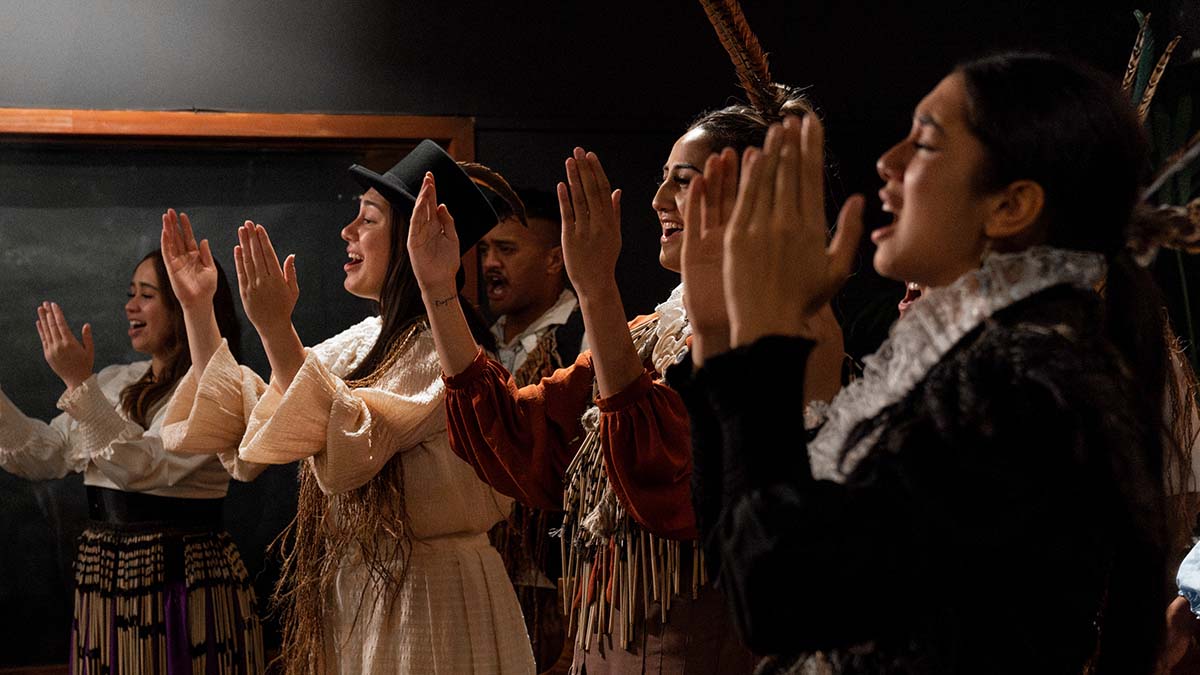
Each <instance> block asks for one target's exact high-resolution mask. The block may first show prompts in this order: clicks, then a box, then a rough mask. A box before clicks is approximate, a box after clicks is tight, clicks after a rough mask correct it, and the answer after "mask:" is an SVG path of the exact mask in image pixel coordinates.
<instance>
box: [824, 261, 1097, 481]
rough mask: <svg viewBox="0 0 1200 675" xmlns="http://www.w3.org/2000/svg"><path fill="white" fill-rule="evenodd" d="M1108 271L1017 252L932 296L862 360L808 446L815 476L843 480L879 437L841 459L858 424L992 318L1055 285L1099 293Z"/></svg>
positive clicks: (988, 263) (866, 440) (900, 395)
mask: <svg viewBox="0 0 1200 675" xmlns="http://www.w3.org/2000/svg"><path fill="white" fill-rule="evenodd" d="M1106 270H1107V267H1106V265H1105V262H1104V257H1103V256H1101V255H1100V254H1097V253H1085V252H1082V251H1071V250H1066V249H1059V248H1051V247H1048V246H1036V247H1033V248H1030V249H1027V250H1025V251H1022V252H1020V253H1011V254H993V255H989V256H988V257H987V258H986V259H985V260H984V262H983V265H982V266H980V268H979V269H977V270H974V271H971V272H969V273H967V274H964V275H963V276H961V277H959V278H958V279H957V280H956V281H955V282H954V283H952V284H950V285H949V286H945V287H943V288H935V289H930V290H929V291H928V292H926V293H925V294H924V295H922V296H921V299H920V301H918V302H917V303H916V304H914V305H913V306H912V309H910V310H909V311H908V313H907V314H906V315H905V316H904V318H903V319H901V320H898V321H896V323H895V324H893V325H892V329H891V331H890V333H889V335H888V339H887V340H885V341H884V342H883V344H882V345H881V346H880V347H879V350H878V351H877V352H875V353H874V354H872V355H871V356H868V357H867V358H865V359H863V375H862V377H861V378H859V379H858V380H856V381H855V382H853V383H851V384H850V385H849V386H847V387H846V388H844V389H843V390H842V391H841V392H840V393H838V395H837V396H835V397H834V399H833V401H832V402H831V403H830V404H829V406H828V408H827V409H826V410H825V411H824V413H825V416H826V420H825V425H824V426H823V427H822V428H821V431H820V432H819V433H818V434H817V437H816V439H815V440H814V441H813V442H812V443H810V444H809V447H808V452H809V457H810V459H811V462H812V470H813V475H814V477H816V478H818V479H826V480H835V481H840V480H842V479H843V478H844V476H845V474H846V473H848V472H849V471H850V469H852V468H853V467H854V466H855V465H856V464H857V463H858V462H859V460H861V459H862V458H863V456H865V455H866V453H867V451H868V450H869V449H870V448H871V446H872V445H873V444H874V442H875V440H876V436H877V433H878V432H876V434H871V435H869V436H868V437H867V438H864V439H862V440H861V441H860V442H859V443H858V444H856V445H855V446H854V447H853V448H852V449H850V451H849V452H848V453H847V454H846V458H845V460H844V461H843V460H842V459H841V455H842V449H843V446H845V444H846V440H847V438H848V437H849V435H850V432H851V431H852V430H853V429H854V427H855V426H857V425H858V423H859V422H861V421H863V420H866V419H869V418H872V417H874V416H875V415H877V414H879V412H880V411H881V410H883V409H884V408H886V407H887V406H889V405H892V404H893V403H896V402H897V401H899V400H900V399H901V398H903V397H904V396H905V395H906V394H908V392H910V391H912V389H913V388H914V387H915V386H916V385H917V383H918V382H920V381H921V380H922V379H923V378H924V377H925V374H926V373H927V372H929V369H930V368H932V367H933V366H934V364H936V363H937V362H938V361H940V360H941V358H942V357H943V356H945V355H946V353H947V352H949V351H950V349H951V348H953V347H954V345H955V344H957V343H958V341H959V340H961V339H962V338H963V336H965V335H966V334H967V333H970V332H971V331H972V330H973V329H974V328H975V327H976V326H978V325H979V324H981V323H983V321H984V320H986V319H987V318H988V317H990V316H991V315H992V314H994V313H996V312H998V311H1000V310H1002V309H1004V308H1005V307H1008V306H1009V305H1012V304H1013V303H1016V302H1018V301H1020V300H1023V299H1025V298H1028V297H1029V296H1031V295H1033V294H1035V293H1038V292H1039V291H1043V290H1045V289H1047V288H1050V287H1051V286H1057V285H1060V284H1070V285H1072V286H1076V287H1079V288H1087V289H1090V288H1095V286H1096V284H1097V283H1098V282H1099V281H1100V280H1101V279H1102V278H1103V277H1104V275H1105V273H1106Z"/></svg>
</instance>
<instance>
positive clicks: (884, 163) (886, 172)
mask: <svg viewBox="0 0 1200 675" xmlns="http://www.w3.org/2000/svg"><path fill="white" fill-rule="evenodd" d="M912 150H913V147H912V143H909V142H908V139H904V140H901V141H900V142H899V143H897V144H895V145H893V146H892V147H890V148H888V149H887V151H886V152H884V153H883V154H882V155H880V156H879V159H878V160H876V161H875V170H876V171H877V172H879V177H880V178H882V179H883V180H884V181H891V180H897V179H899V178H900V176H901V175H903V173H904V167H905V166H907V165H908V160H909V159H910V158H912Z"/></svg>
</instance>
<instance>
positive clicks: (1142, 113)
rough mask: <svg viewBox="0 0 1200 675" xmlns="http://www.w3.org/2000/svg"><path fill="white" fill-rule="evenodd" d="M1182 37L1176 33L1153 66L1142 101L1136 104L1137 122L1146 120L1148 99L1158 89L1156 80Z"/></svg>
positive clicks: (1159, 78)
mask: <svg viewBox="0 0 1200 675" xmlns="http://www.w3.org/2000/svg"><path fill="white" fill-rule="evenodd" d="M1182 37H1183V36H1181V35H1176V36H1175V39H1174V40H1171V44H1169V45H1167V49H1166V51H1164V52H1163V53H1162V56H1160V57H1159V58H1158V64H1157V65H1155V66H1154V72H1153V73H1151V74H1150V80H1149V82H1148V83H1147V84H1146V91H1145V93H1143V94H1142V102H1141V103H1139V104H1138V109H1137V116H1138V121H1139V122H1143V123H1144V122H1145V121H1146V114H1147V113H1149V112H1150V101H1151V100H1153V99H1154V92H1155V91H1156V90H1157V89H1158V81H1159V80H1161V79H1162V76H1163V72H1164V71H1165V70H1166V69H1167V63H1169V62H1170V61H1171V52H1174V51H1175V46H1176V45H1178V44H1179V40H1180V39H1181V38H1182Z"/></svg>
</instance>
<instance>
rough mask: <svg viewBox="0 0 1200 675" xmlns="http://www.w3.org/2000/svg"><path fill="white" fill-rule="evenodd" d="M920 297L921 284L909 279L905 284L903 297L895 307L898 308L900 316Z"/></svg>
mask: <svg viewBox="0 0 1200 675" xmlns="http://www.w3.org/2000/svg"><path fill="white" fill-rule="evenodd" d="M920 299H921V286H920V285H918V284H915V283H913V282H911V281H910V282H908V283H907V284H905V289H904V299H903V300H901V301H900V304H899V305H897V308H898V309H899V310H900V316H904V313H905V312H907V311H908V309H909V308H910V307H912V306H913V303H915V302H916V301H917V300H920Z"/></svg>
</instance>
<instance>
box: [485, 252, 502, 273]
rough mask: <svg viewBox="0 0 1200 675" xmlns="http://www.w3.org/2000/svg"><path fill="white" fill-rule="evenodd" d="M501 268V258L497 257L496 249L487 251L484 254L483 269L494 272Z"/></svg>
mask: <svg viewBox="0 0 1200 675" xmlns="http://www.w3.org/2000/svg"><path fill="white" fill-rule="evenodd" d="M499 267H500V256H498V255H496V251H495V249H491V248H489V249H487V250H486V251H484V252H483V269H485V270H493V269H498V268H499Z"/></svg>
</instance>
